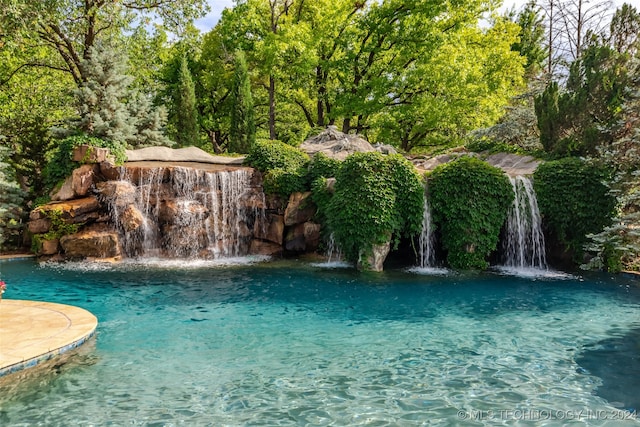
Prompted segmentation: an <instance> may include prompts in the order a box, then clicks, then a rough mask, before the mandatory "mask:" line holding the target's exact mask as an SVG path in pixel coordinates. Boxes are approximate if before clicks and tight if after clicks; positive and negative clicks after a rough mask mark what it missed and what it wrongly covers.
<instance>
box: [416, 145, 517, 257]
mask: <svg viewBox="0 0 640 427" xmlns="http://www.w3.org/2000/svg"><path fill="white" fill-rule="evenodd" d="M428 194H429V195H428V197H429V202H430V204H431V209H432V215H433V221H434V223H435V225H436V227H437V228H438V229H440V234H441V236H442V245H443V247H444V249H445V250H446V251H447V262H448V263H449V265H450V266H451V267H453V268H462V269H472V268H480V269H484V268H487V266H488V263H487V261H486V259H487V257H488V256H489V255H490V254H491V252H493V251H494V250H495V249H496V247H497V245H498V240H499V238H500V229H501V228H502V225H503V224H504V222H505V220H506V218H507V212H508V209H509V206H510V205H511V203H512V201H513V191H512V188H511V184H510V183H509V179H508V178H507V176H506V175H505V174H504V173H503V172H502V171H501V170H500V169H498V168H495V167H493V166H491V165H489V164H488V163H486V162H483V161H482V160H479V159H477V158H474V157H468V156H463V157H460V158H458V159H456V160H454V161H452V162H450V163H447V164H444V165H442V166H439V167H437V168H436V169H435V170H434V171H433V172H431V174H429V176H428Z"/></svg>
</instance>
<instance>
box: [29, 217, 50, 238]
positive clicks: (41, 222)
mask: <svg viewBox="0 0 640 427" xmlns="http://www.w3.org/2000/svg"><path fill="white" fill-rule="evenodd" d="M28 227H29V232H30V233H32V234H41V233H46V232H47V231H49V229H50V228H51V220H50V219H48V218H39V219H34V220H31V221H29V224H28Z"/></svg>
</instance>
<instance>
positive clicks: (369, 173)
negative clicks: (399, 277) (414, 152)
mask: <svg viewBox="0 0 640 427" xmlns="http://www.w3.org/2000/svg"><path fill="white" fill-rule="evenodd" d="M314 187H317V188H316V189H318V188H319V187H318V186H314ZM326 195H327V200H324V201H322V202H320V206H321V207H320V209H321V211H322V213H323V215H324V216H326V218H327V223H328V225H329V228H330V229H331V231H332V232H333V233H334V236H335V239H336V241H337V242H338V244H339V245H340V247H341V248H342V251H343V253H344V255H345V256H346V258H347V259H348V260H349V261H351V262H354V263H357V264H358V266H359V267H360V268H362V269H370V270H380V269H381V268H382V262H383V261H384V257H385V256H386V253H385V254H384V256H382V257H380V256H378V257H376V258H375V259H377V261H376V262H375V263H372V260H373V259H374V257H373V255H374V252H376V251H374V249H375V248H379V247H386V245H387V244H389V243H390V242H393V243H394V246H395V244H397V243H398V242H399V239H400V237H401V236H411V235H415V234H418V233H419V232H420V229H421V224H422V210H423V209H422V206H423V201H424V187H423V185H422V180H421V177H420V175H419V174H418V172H417V171H416V170H415V169H414V167H413V165H412V164H411V162H409V161H408V160H406V159H405V158H404V157H402V156H400V155H391V156H384V155H382V154H380V153H377V152H370V153H356V154H353V155H351V156H349V157H347V159H346V160H345V161H344V163H343V164H342V166H341V167H340V170H339V171H338V173H337V176H336V182H335V187H334V192H333V194H332V195H329V193H326ZM314 199H315V200H316V201H317V200H318V198H314ZM377 252H380V251H377ZM380 258H381V260H380Z"/></svg>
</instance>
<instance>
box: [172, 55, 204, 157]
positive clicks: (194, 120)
mask: <svg viewBox="0 0 640 427" xmlns="http://www.w3.org/2000/svg"><path fill="white" fill-rule="evenodd" d="M174 111H175V116H174V120H175V121H174V126H175V131H176V140H177V142H178V144H179V145H180V146H182V147H184V146H187V145H199V140H200V135H199V131H198V110H197V106H196V93H195V85H194V83H193V78H192V77H191V71H189V66H188V64H187V58H186V57H184V56H183V57H182V60H181V62H180V70H179V73H178V82H177V87H176V92H175V101H174Z"/></svg>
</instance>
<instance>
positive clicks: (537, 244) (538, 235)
mask: <svg viewBox="0 0 640 427" xmlns="http://www.w3.org/2000/svg"><path fill="white" fill-rule="evenodd" d="M509 180H510V181H511V186H512V187H513V194H514V200H513V205H512V206H511V209H510V210H509V217H508V219H507V227H506V234H505V240H504V241H503V247H504V254H505V264H504V265H505V266H506V267H511V268H537V269H546V268H547V260H546V256H545V244H544V234H543V233H542V220H541V218H540V210H539V209H538V200H537V198H536V193H535V191H534V189H533V183H532V181H531V179H529V178H527V177H524V176H516V177H510V178H509Z"/></svg>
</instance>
